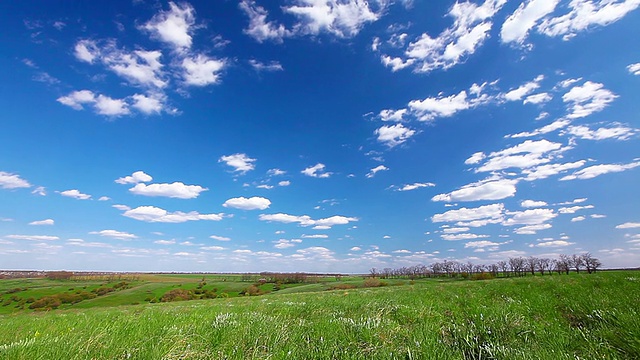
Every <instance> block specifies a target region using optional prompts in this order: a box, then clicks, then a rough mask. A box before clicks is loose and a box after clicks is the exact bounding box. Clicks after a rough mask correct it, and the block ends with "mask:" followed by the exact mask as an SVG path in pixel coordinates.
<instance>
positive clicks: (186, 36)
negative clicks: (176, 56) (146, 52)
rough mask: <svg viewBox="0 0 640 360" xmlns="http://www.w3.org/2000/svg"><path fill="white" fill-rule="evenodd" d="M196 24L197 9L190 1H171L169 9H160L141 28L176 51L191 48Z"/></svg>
mask: <svg viewBox="0 0 640 360" xmlns="http://www.w3.org/2000/svg"><path fill="white" fill-rule="evenodd" d="M194 24H195V10H194V9H193V7H192V6H191V5H190V4H189V3H179V4H176V3H174V2H169V10H167V11H160V12H159V13H158V14H156V15H155V16H154V17H153V18H152V19H151V20H149V21H148V22H147V23H145V24H144V25H142V27H141V28H142V29H144V30H146V31H148V32H150V33H151V34H152V35H153V37H155V38H157V39H158V40H160V41H162V42H164V43H167V44H169V45H170V46H172V47H173V48H174V49H175V50H176V51H184V50H188V49H189V48H191V43H192V37H191V34H192V31H193V25H194Z"/></svg>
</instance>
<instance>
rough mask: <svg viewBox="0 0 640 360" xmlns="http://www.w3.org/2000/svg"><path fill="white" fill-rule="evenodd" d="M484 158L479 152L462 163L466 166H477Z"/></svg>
mask: <svg viewBox="0 0 640 360" xmlns="http://www.w3.org/2000/svg"><path fill="white" fill-rule="evenodd" d="M486 157H487V156H486V155H485V154H484V153H483V152H482V151H480V152H477V153H474V154H473V155H471V156H470V157H469V158H468V159H467V160H465V161H464V163H465V164H467V165H473V164H477V163H479V162H480V161H482V160H484V158H486Z"/></svg>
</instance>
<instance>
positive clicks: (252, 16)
mask: <svg viewBox="0 0 640 360" xmlns="http://www.w3.org/2000/svg"><path fill="white" fill-rule="evenodd" d="M238 6H239V7H240V9H241V10H242V11H244V12H245V14H246V15H247V16H248V17H249V26H248V27H247V28H246V29H244V33H245V34H247V35H249V36H251V37H252V38H254V39H255V40H256V41H258V42H263V41H265V40H273V41H275V42H282V40H283V39H284V38H286V37H290V36H292V35H293V32H292V31H290V30H287V29H286V28H285V27H284V25H282V24H276V23H275V22H272V21H267V16H269V13H268V12H267V10H265V9H264V8H263V7H262V6H257V5H256V2H255V1H254V0H242V1H241V2H240V3H239V4H238Z"/></svg>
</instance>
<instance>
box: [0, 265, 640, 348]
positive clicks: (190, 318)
mask: <svg viewBox="0 0 640 360" xmlns="http://www.w3.org/2000/svg"><path fill="white" fill-rule="evenodd" d="M178 280H181V279H180V278H178ZM182 280H184V279H182ZM200 280H201V279H200V278H195V279H194V280H193V284H197V283H198V281H200ZM212 280H213V279H212ZM334 281H335V280H334ZM358 281H359V282H360V283H361V282H362V279H359V280H357V279H348V280H347V281H345V282H346V283H349V282H350V283H352V284H357V283H358ZM140 282H141V284H139V285H137V286H136V287H132V288H130V289H125V290H120V291H117V292H114V293H113V294H109V295H105V296H104V297H96V298H95V299H92V300H86V303H85V302H84V301H83V302H80V303H78V304H76V305H73V306H72V307H71V308H70V309H68V310H53V311H49V312H31V311H20V312H17V313H13V314H7V315H2V316H0V325H1V326H2V327H1V328H2V329H3V331H0V359H29V360H32V359H640V273H638V272H633V271H615V272H598V273H596V274H590V275H588V274H573V273H572V274H571V275H562V276H560V275H554V276H535V277H533V276H529V277H524V278H505V279H494V280H485V281H441V280H436V279H425V280H419V281H415V282H409V281H405V282H404V285H399V284H396V285H398V286H384V287H377V288H357V289H345V290H333V291H320V290H324V289H325V288H326V287H327V285H326V284H322V283H319V284H309V285H300V286H299V288H297V289H296V288H289V289H283V290H279V291H276V292H273V293H272V294H269V295H265V296H255V297H235V298H233V297H230V298H217V299H211V300H192V301H182V302H173V303H158V304H141V305H126V306H118V307H103V306H109V305H113V302H112V303H107V304H102V305H101V306H100V307H96V306H94V307H92V308H86V309H84V308H77V307H78V305H85V306H86V305H87V304H89V303H90V302H91V301H97V300H102V299H107V296H114V295H116V294H118V295H119V296H122V297H128V300H127V301H132V300H135V299H136V298H135V296H134V295H133V294H132V293H131V294H130V293H127V292H129V291H131V292H133V290H134V289H136V288H138V290H143V289H144V291H142V292H143V293H146V292H147V291H151V293H153V292H154V291H156V290H157V289H154V288H145V286H148V287H150V286H151V285H149V284H163V283H165V284H167V286H173V285H175V284H174V283H172V281H166V282H157V283H153V282H146V283H145V281H144V279H140ZM222 282H223V283H233V281H222ZM0 283H1V282H0ZM212 283H217V282H215V281H212ZM189 284H191V282H189V281H187V283H184V284H183V285H182V286H190V285H189ZM245 285H246V284H245ZM267 285H271V284H267ZM3 286H4V285H3ZM11 286H14V287H9V288H15V287H21V288H22V287H27V288H29V286H28V285H24V284H22V285H19V284H12V285H11ZM30 286H31V285H30ZM304 287H308V288H307V289H304ZM296 290H300V291H309V290H318V291H319V292H298V293H296V292H293V291H296ZM287 292H292V293H287ZM103 301H104V300H103ZM94 305H95V304H94Z"/></svg>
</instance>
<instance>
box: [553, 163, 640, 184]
mask: <svg viewBox="0 0 640 360" xmlns="http://www.w3.org/2000/svg"><path fill="white" fill-rule="evenodd" d="M638 166H640V161H637V162H632V163H629V164H622V165H620V164H601V165H593V166H589V167H587V168H584V169H582V170H579V171H576V172H574V173H573V174H571V175H567V176H565V177H563V178H561V179H560V180H561V181H566V180H575V179H580V180H585V179H592V178H594V177H596V176H600V175H604V174H608V173H616V172H621V171H625V170H629V169H633V168H635V167H638Z"/></svg>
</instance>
